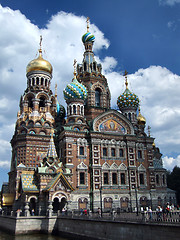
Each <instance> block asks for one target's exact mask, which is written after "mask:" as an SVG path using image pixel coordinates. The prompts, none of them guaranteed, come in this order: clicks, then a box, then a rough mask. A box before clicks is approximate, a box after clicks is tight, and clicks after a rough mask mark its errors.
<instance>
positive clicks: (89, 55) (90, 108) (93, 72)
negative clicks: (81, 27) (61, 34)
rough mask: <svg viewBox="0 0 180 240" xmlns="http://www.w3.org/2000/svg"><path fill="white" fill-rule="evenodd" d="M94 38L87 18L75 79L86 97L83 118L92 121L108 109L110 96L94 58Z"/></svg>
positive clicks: (99, 66)
mask: <svg viewBox="0 0 180 240" xmlns="http://www.w3.org/2000/svg"><path fill="white" fill-rule="evenodd" d="M94 40H95V37H94V35H92V34H91V33H90V32H89V18H87V32H86V33H85V34H84V35H83V36H82V42H83V44H84V47H85V52H84V57H83V61H82V64H78V65H77V79H78V81H79V82H80V83H82V84H84V85H85V87H86V89H87V92H88V97H87V100H86V103H85V116H86V119H87V120H92V119H94V118H95V117H97V116H98V115H99V114H101V113H103V112H105V111H106V110H107V109H109V108H110V100H111V95H110V91H109V87H108V83H107V79H106V78H105V76H103V75H102V73H101V70H102V66H101V64H98V63H97V62H96V60H95V58H94V53H93V50H92V49H93V44H94Z"/></svg>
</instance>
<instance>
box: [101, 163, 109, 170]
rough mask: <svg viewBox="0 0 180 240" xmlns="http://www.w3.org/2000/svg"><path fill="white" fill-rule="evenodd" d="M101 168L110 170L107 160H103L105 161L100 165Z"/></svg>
mask: <svg viewBox="0 0 180 240" xmlns="http://www.w3.org/2000/svg"><path fill="white" fill-rule="evenodd" d="M102 169H103V170H110V165H109V164H108V163H107V162H105V163H104V164H103V165H102Z"/></svg>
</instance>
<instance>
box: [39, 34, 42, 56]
mask: <svg viewBox="0 0 180 240" xmlns="http://www.w3.org/2000/svg"><path fill="white" fill-rule="evenodd" d="M39 56H40V57H42V35H40V41H39Z"/></svg>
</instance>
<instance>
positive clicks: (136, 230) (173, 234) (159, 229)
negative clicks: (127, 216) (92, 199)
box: [57, 218, 180, 240]
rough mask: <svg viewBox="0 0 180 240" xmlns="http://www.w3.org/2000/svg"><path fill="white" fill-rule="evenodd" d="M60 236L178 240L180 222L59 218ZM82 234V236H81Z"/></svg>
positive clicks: (179, 237)
mask: <svg viewBox="0 0 180 240" xmlns="http://www.w3.org/2000/svg"><path fill="white" fill-rule="evenodd" d="M57 229H58V232H59V233H57V234H58V235H59V236H67V237H68V236H70V235H71V236H78V237H79V239H97V240H102V239H104V240H118V239H119V240H129V239H131V240H137V239H145V240H152V239H153V240H177V239H180V226H179V224H178V225H176V224H171V225H170V224H169V225H168V224H162V223H158V224H157V223H156V224H152V223H151V224H150V223H148V224H147V223H144V224H143V223H125V222H114V221H107V220H101V221H99V220H88V219H87V220H83V219H65V218H58V222H57ZM80 236H81V238H80Z"/></svg>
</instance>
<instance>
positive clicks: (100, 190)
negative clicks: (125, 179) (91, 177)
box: [99, 186, 102, 217]
mask: <svg viewBox="0 0 180 240" xmlns="http://www.w3.org/2000/svg"><path fill="white" fill-rule="evenodd" d="M99 192H100V206H101V217H102V186H101V187H100V188H99Z"/></svg>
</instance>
